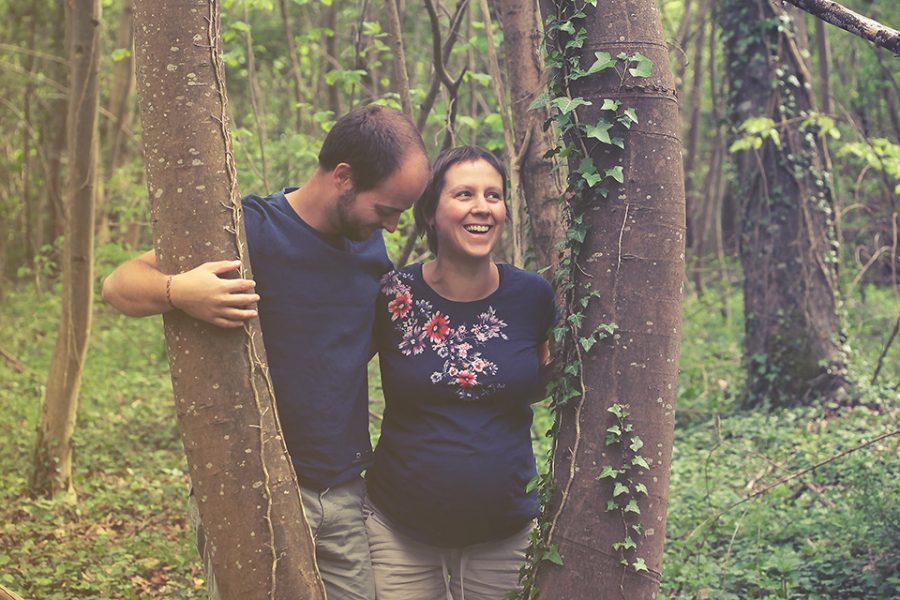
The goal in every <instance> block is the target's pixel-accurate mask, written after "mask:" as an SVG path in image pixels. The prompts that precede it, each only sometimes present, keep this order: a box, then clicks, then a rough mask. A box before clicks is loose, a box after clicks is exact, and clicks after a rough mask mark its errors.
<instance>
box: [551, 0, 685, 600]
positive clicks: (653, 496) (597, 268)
mask: <svg viewBox="0 0 900 600" xmlns="http://www.w3.org/2000/svg"><path fill="white" fill-rule="evenodd" d="M545 8H547V7H546V6H545V4H542V9H545ZM549 8H550V9H551V10H552V11H553V14H551V15H549V16H550V18H551V19H552V20H553V21H552V22H550V24H548V31H550V32H551V33H554V32H555V34H556V44H555V48H553V49H552V50H551V51H550V52H549V57H548V66H550V67H553V68H555V69H557V70H558V77H557V82H558V83H557V84H555V85H554V86H551V93H552V96H553V97H552V98H551V101H550V103H551V106H554V107H555V108H556V109H557V113H558V117H557V122H558V123H559V124H560V126H561V128H562V129H563V131H564V132H567V133H566V137H565V138H564V139H565V148H564V150H563V151H564V152H565V153H566V154H567V155H568V160H569V170H570V176H569V194H570V196H571V211H572V219H571V220H570V224H569V229H568V231H567V234H566V239H567V240H568V241H569V243H570V248H571V254H570V255H569V256H567V257H565V258H563V259H562V260H561V261H560V267H559V275H560V277H562V278H563V281H565V282H566V285H565V288H564V290H565V291H566V293H567V306H566V310H565V314H566V319H565V322H564V324H563V328H562V329H558V330H555V332H554V333H555V334H557V333H558V334H559V335H565V337H566V339H567V342H566V343H565V356H564V357H563V358H559V359H558V360H559V361H560V362H561V363H562V364H561V365H560V367H561V368H562V369H563V371H564V374H565V377H564V378H563V379H562V380H561V382H560V385H562V388H561V389H558V390H557V395H556V398H557V402H558V403H562V405H561V406H559V407H558V409H557V422H556V426H557V432H556V440H555V447H554V456H553V479H554V483H555V492H554V495H553V499H552V502H551V504H550V506H549V507H548V509H547V511H546V513H545V514H546V522H545V523H544V525H543V527H544V533H545V535H547V536H548V538H549V539H548V543H549V544H550V545H551V547H543V548H538V550H537V552H538V553H539V555H540V556H539V558H541V557H542V558H544V559H547V558H550V560H545V561H544V562H543V563H541V564H540V566H539V568H538V573H537V580H536V585H537V589H538V590H539V597H540V598H542V599H544V600H584V599H585V598H591V599H605V598H615V599H617V600H618V599H621V598H627V599H629V600H633V599H634V600H637V599H643V598H655V597H656V596H657V594H658V591H659V584H660V577H661V573H662V554H663V542H664V539H665V526H666V507H667V501H668V485H669V470H670V466H671V460H672V437H673V429H674V423H675V416H674V410H675V409H674V404H675V395H676V394H675V392H676V384H677V375H678V351H679V343H680V327H681V288H682V278H683V275H684V241H685V240H684V235H685V224H684V177H683V168H682V157H681V142H680V139H679V135H680V130H681V122H680V119H679V115H678V104H677V101H676V97H675V84H674V80H673V76H672V73H671V70H670V67H669V57H668V51H667V48H666V42H665V36H664V34H663V30H662V26H661V22H660V15H659V10H658V8H657V3H656V1H655V0H608V1H605V2H597V3H596V7H593V6H591V5H590V4H589V3H587V2H570V1H566V2H557V3H556V5H555V6H550V7H549ZM545 12H546V11H545ZM580 15H583V16H580ZM560 77H561V78H562V79H560ZM559 82H561V83H562V85H559ZM553 546H555V549H556V550H557V551H558V553H559V557H560V558H561V562H562V565H561V566H559V565H557V564H553V561H554V560H555V558H556V557H555V551H554V548H553ZM557 562H558V561H557Z"/></svg>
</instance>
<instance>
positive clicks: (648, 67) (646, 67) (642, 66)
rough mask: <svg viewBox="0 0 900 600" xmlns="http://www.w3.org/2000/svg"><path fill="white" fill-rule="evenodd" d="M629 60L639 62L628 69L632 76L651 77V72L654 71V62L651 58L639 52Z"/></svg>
mask: <svg viewBox="0 0 900 600" xmlns="http://www.w3.org/2000/svg"><path fill="white" fill-rule="evenodd" d="M629 60H630V61H631V62H635V63H637V65H636V66H634V67H632V68H630V69H628V72H629V73H631V76H632V77H650V73H651V72H652V71H653V62H652V61H651V60H650V59H649V58H647V57H646V56H644V55H643V54H641V53H640V52H637V53H636V54H635V55H634V56H632V57H631V58H630V59H629Z"/></svg>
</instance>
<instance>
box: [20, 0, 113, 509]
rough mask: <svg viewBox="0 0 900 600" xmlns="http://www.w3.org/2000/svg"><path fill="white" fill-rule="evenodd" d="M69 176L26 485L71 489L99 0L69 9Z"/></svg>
mask: <svg viewBox="0 0 900 600" xmlns="http://www.w3.org/2000/svg"><path fill="white" fill-rule="evenodd" d="M68 14H69V18H70V20H69V25H68V27H69V36H68V38H69V97H68V119H67V125H68V126H67V131H66V138H67V142H66V143H67V152H68V165H69V173H68V183H67V185H66V196H67V198H66V227H65V232H66V234H65V236H66V237H65V249H64V257H63V298H62V315H61V317H60V322H59V332H58V334H57V338H56V348H55V350H54V352H53V360H52V362H51V364H50V373H49V376H48V379H47V395H46V397H45V398H44V406H43V412H42V415H41V422H40V424H39V426H38V438H37V444H36V445H35V451H34V471H33V472H32V476H31V489H32V491H33V492H34V493H36V494H41V495H46V496H56V495H57V494H60V493H68V494H73V495H74V488H73V486H72V446H71V440H72V432H73V431H74V429H75V416H76V413H77V411H78V392H79V389H80V387H81V374H82V371H83V369H84V359H85V357H86V355H87V346H88V338H89V336H90V330H91V308H92V306H93V298H94V296H93V283H94V200H95V195H96V183H97V148H98V144H97V114H98V109H99V98H100V89H99V85H98V84H99V81H98V80H99V76H98V74H99V62H100V14H101V9H100V0H75V1H74V3H73V5H72V10H71V11H69V13H68Z"/></svg>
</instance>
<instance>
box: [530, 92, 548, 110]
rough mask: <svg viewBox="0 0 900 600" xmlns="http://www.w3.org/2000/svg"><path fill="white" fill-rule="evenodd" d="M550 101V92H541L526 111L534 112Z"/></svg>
mask: <svg viewBox="0 0 900 600" xmlns="http://www.w3.org/2000/svg"><path fill="white" fill-rule="evenodd" d="M549 101H550V92H547V91H544V92H542V93H541V94H540V95H539V96H538V97H537V98H535V99H534V101H533V102H532V103H531V104H529V105H528V110H536V109H538V108H544V107H545V106H547V102H549Z"/></svg>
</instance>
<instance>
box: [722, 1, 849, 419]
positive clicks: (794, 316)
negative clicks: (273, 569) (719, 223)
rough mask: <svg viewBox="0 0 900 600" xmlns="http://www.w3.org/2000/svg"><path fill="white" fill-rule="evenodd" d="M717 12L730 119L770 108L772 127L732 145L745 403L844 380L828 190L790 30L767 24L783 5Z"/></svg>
mask: <svg viewBox="0 0 900 600" xmlns="http://www.w3.org/2000/svg"><path fill="white" fill-rule="evenodd" d="M719 15H720V20H721V25H722V28H723V32H724V42H725V43H724V45H725V65H726V74H727V76H728V79H729V84H730V107H729V108H730V110H729V115H728V116H729V120H730V122H731V125H732V127H733V128H734V129H735V130H737V128H739V127H740V126H741V124H743V123H744V122H745V121H747V119H750V118H769V119H771V120H772V121H773V123H774V127H775V128H774V129H773V131H776V132H777V133H778V136H779V141H778V142H777V143H776V142H775V141H773V139H772V137H767V138H766V139H765V140H760V141H761V144H760V147H759V148H758V149H752V148H751V149H747V150H741V151H738V152H737V153H736V154H735V155H734V156H735V161H736V169H737V173H738V184H737V186H736V188H737V189H738V190H740V196H741V197H742V198H743V215H742V219H743V228H742V229H743V231H742V236H741V243H740V254H741V264H742V265H743V268H744V312H745V336H744V357H745V361H746V366H747V403H748V405H757V404H762V403H771V404H772V405H789V404H796V403H801V402H804V401H808V400H809V399H811V398H812V397H813V396H815V395H820V394H829V393H832V392H836V391H837V390H838V389H841V388H843V387H844V386H845V385H846V383H847V380H846V379H845V365H844V357H843V353H842V351H841V339H840V338H841V336H842V332H841V325H840V320H839V318H838V313H837V299H836V289H837V268H836V264H837V256H836V254H835V249H834V247H833V243H834V229H833V221H832V214H833V200H832V197H831V189H830V187H829V186H828V184H827V181H828V176H827V173H826V171H825V163H824V159H823V156H822V152H821V148H820V146H819V145H818V144H817V143H816V139H815V132H807V131H804V130H802V129H801V122H802V121H803V119H805V117H806V116H807V115H808V114H809V113H810V112H811V110H812V100H811V98H810V94H811V92H810V90H809V89H808V86H807V85H806V82H807V81H808V76H807V71H806V69H805V67H804V66H803V62H802V59H801V57H800V56H799V52H797V51H796V47H795V46H794V45H793V41H792V40H791V39H790V36H789V35H788V34H786V33H784V32H783V31H781V30H780V29H778V28H773V27H771V26H769V23H772V22H774V20H775V19H776V18H777V17H782V16H784V15H779V14H777V13H776V12H775V10H774V9H773V8H772V4H771V3H770V2H768V0H753V1H752V2H747V1H745V0H728V1H727V2H726V3H725V4H724V5H723V6H722V10H720V11H719ZM784 18H788V17H786V16H784Z"/></svg>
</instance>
